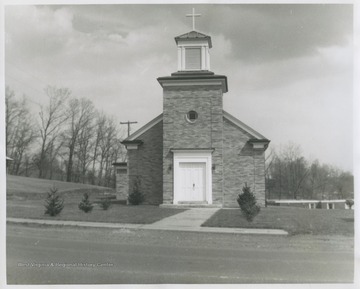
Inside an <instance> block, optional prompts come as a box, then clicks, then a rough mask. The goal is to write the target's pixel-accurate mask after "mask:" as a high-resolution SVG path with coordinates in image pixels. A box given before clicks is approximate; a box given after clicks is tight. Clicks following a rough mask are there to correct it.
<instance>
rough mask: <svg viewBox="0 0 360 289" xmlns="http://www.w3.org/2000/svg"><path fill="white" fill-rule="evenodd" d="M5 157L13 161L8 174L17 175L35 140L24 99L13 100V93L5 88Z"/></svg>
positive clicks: (32, 123)
mask: <svg viewBox="0 0 360 289" xmlns="http://www.w3.org/2000/svg"><path fill="white" fill-rule="evenodd" d="M5 105H6V116H5V124H6V155H7V156H10V157H12V158H13V159H14V162H13V164H12V169H11V170H10V173H12V174H16V175H17V174H19V173H20V170H21V166H22V164H23V158H24V155H25V154H26V151H27V150H28V149H29V148H30V145H31V144H32V142H33V141H34V140H35V138H36V135H35V131H34V122H33V120H32V118H31V115H30V113H29V110H28V105H27V101H26V97H25V96H23V99H22V100H21V101H18V100H17V99H16V98H15V93H14V91H12V90H10V88H9V87H6V93H5Z"/></svg>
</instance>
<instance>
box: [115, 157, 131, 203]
mask: <svg viewBox="0 0 360 289" xmlns="http://www.w3.org/2000/svg"><path fill="white" fill-rule="evenodd" d="M113 165H114V167H115V174H116V199H117V200H120V201H124V202H126V201H127V198H128V193H129V175H128V167H127V163H114V164H113Z"/></svg>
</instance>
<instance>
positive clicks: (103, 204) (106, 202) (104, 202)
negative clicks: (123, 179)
mask: <svg viewBox="0 0 360 289" xmlns="http://www.w3.org/2000/svg"><path fill="white" fill-rule="evenodd" d="M99 205H100V207H101V208H102V209H103V210H107V209H109V207H110V205H111V201H110V200H109V199H108V198H103V199H102V200H101V201H100V203H99Z"/></svg>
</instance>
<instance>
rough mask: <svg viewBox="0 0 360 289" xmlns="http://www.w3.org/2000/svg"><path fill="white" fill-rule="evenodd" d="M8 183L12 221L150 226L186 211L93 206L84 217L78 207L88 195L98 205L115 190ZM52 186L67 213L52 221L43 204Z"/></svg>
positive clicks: (18, 180) (13, 178)
mask: <svg viewBox="0 0 360 289" xmlns="http://www.w3.org/2000/svg"><path fill="white" fill-rule="evenodd" d="M6 181H7V189H6V213H7V217H12V218H30V219H49V220H72V221H88V222H116V223H129V224H151V223H154V222H156V221H159V220H161V219H163V218H166V217H169V216H172V215H175V214H178V213H180V212H183V211H184V209H170V208H159V207H156V206H126V205H121V204H112V205H111V207H110V208H109V209H108V210H106V211H105V210H102V209H101V208H100V207H99V205H98V204H94V208H93V210H92V212H91V213H84V212H83V211H81V210H79V208H78V204H79V202H80V201H81V200H82V197H83V194H84V193H85V192H86V193H88V194H89V196H90V201H91V202H96V201H99V198H100V197H104V196H105V195H108V194H114V190H113V189H111V188H105V187H99V186H91V185H83V184H77V183H67V182H61V181H51V180H43V179H35V178H26V177H18V176H10V175H7V180H6ZM53 184H55V186H56V187H57V188H58V189H59V191H58V192H59V194H60V195H61V196H62V197H63V198H64V209H63V210H62V212H61V213H60V214H59V215H58V216H55V217H50V216H48V215H44V211H45V207H44V201H45V198H46V196H47V194H46V193H47V192H48V191H49V188H51V187H52V186H53Z"/></svg>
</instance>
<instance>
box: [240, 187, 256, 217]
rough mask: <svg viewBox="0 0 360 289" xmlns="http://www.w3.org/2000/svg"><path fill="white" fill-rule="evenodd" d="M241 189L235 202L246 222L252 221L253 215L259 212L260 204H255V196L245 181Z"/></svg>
mask: <svg viewBox="0 0 360 289" xmlns="http://www.w3.org/2000/svg"><path fill="white" fill-rule="evenodd" d="M242 191H243V193H242V194H239V196H238V198H237V202H238V204H239V206H240V209H241V213H242V214H243V216H244V217H245V218H246V220H247V221H248V222H252V220H253V219H254V218H255V216H256V215H257V214H259V212H260V206H259V205H257V204H256V198H255V196H254V194H253V193H252V192H251V189H250V187H248V186H247V184H246V183H245V186H244V187H243V189H242Z"/></svg>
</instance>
